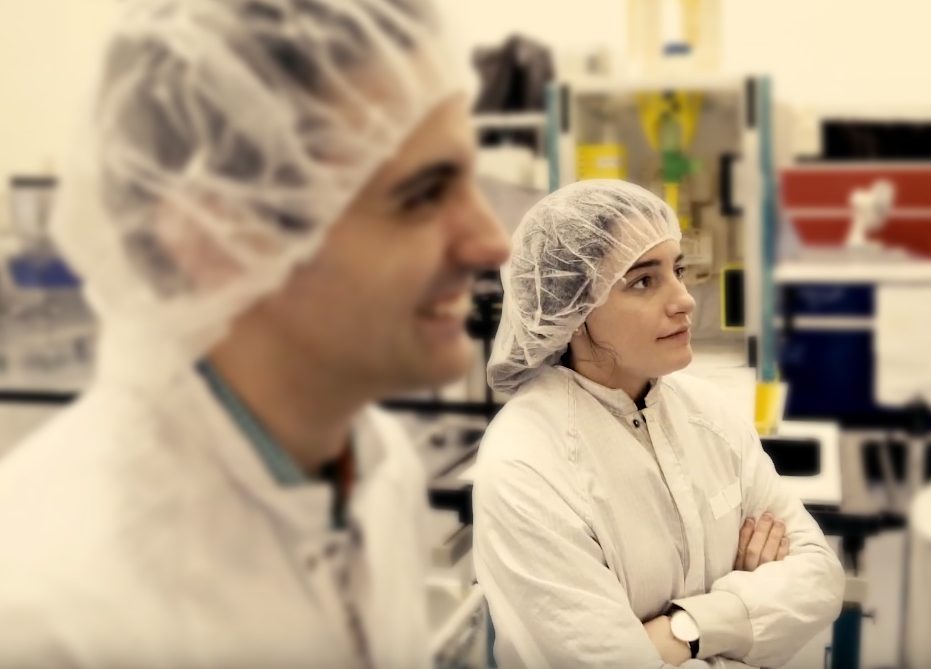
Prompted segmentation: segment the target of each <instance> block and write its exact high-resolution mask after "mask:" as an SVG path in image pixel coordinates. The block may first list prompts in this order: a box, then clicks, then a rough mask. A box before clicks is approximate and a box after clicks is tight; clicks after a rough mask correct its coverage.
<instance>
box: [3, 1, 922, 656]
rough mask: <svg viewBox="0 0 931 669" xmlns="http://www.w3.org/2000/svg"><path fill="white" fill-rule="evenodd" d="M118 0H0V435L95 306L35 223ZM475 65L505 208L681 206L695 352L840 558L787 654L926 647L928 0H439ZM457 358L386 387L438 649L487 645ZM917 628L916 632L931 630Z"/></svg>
mask: <svg viewBox="0 0 931 669" xmlns="http://www.w3.org/2000/svg"><path fill="white" fill-rule="evenodd" d="M121 4H123V3H122V2H120V1H118V0H30V1H29V2H15V1H14V0H2V1H0V87H2V91H3V96H2V101H3V103H2V106H0V458H2V455H3V453H4V452H5V451H6V450H7V449H9V448H12V447H13V445H14V444H15V442H16V441H17V440H18V439H19V438H20V437H21V436H22V435H24V434H25V433H27V432H28V431H29V430H31V429H33V428H34V427H35V426H37V425H39V424H40V423H41V422H42V421H44V420H46V419H47V418H48V417H49V416H50V415H51V414H53V413H54V412H55V411H58V410H60V409H61V408H62V407H63V406H65V405H66V404H68V403H69V402H71V401H72V400H73V398H74V397H75V396H76V395H77V394H79V393H80V391H81V389H82V387H83V385H84V384H85V383H86V382H87V379H88V378H89V374H90V370H91V369H92V365H93V359H94V339H95V325H94V319H93V316H92V313H91V312H90V310H89V309H88V308H87V306H86V304H85V302H84V300H83V299H82V296H81V292H80V279H79V277H76V276H75V275H74V274H73V273H72V272H71V271H70V269H69V268H68V266H67V265H66V263H64V262H63V261H62V259H61V258H60V257H59V255H58V254H57V252H56V250H55V248H54V245H53V244H52V243H51V241H50V239H49V238H48V235H47V224H48V219H49V212H50V211H51V208H52V207H53V205H54V201H55V193H56V189H57V187H58V185H59V183H58V178H59V176H58V175H59V173H60V168H61V166H62V164H63V162H64V157H65V154H66V152H67V147H68V145H69V143H70V139H71V135H72V132H73V130H72V127H73V123H74V122H75V120H76V118H75V117H76V115H75V113H74V111H75V110H76V109H77V108H79V105H80V103H81V101H82V98H83V95H84V94H85V92H86V89H87V87H88V85H89V83H88V82H89V79H90V78H91V76H92V74H93V66H94V63H95V59H96V54H97V53H98V51H99V49H100V47H101V46H102V44H103V40H104V37H105V35H106V30H107V26H108V24H109V22H110V21H112V20H113V18H114V17H115V16H116V14H117V12H118V11H119V10H120V5H121ZM439 5H440V7H441V10H442V11H443V12H444V13H445V14H446V18H447V21H448V23H449V25H450V26H451V27H452V31H451V32H452V33H453V38H454V39H455V41H456V48H457V49H459V50H461V54H460V55H461V57H462V58H463V59H467V60H468V61H469V62H471V63H472V65H473V67H474V71H475V75H476V101H475V108H474V117H475V125H476V133H477V137H478V140H479V142H480V145H481V154H480V159H479V175H480V178H481V182H482V187H483V188H484V189H485V191H486V193H487V195H488V197H489V199H490V200H491V202H492V205H493V207H494V208H495V209H496V211H497V212H498V214H499V216H500V217H501V220H502V222H503V223H504V225H505V226H506V227H507V228H508V229H509V230H511V229H513V228H514V227H515V226H516V224H517V223H518V222H519V220H520V218H521V216H522V215H523V213H524V212H525V211H526V210H527V209H528V208H529V207H530V206H531V205H532V204H533V203H534V202H536V201H537V200H538V199H539V198H540V197H542V196H543V195H544V194H545V193H547V192H548V191H550V190H553V189H555V188H558V187H560V186H562V185H566V184H568V183H572V182H574V181H576V180H579V179H587V178H621V179H627V180H630V181H634V182H636V183H639V184H641V185H644V186H646V187H648V188H650V189H651V190H653V191H654V192H656V193H657V194H659V195H661V196H662V197H663V198H664V199H666V200H667V202H669V203H670V204H671V205H672V206H673V207H674V208H675V209H676V211H677V212H678V214H679V218H680V223H681V225H682V229H683V248H684V251H685V253H686V261H687V263H688V264H689V265H690V269H691V272H690V279H689V281H690V289H691V291H692V293H693V294H694V295H695V297H696V300H697V303H698V308H697V312H696V317H695V320H696V324H695V327H694V335H693V337H694V341H693V345H694V348H695V350H696V357H695V361H694V363H693V365H692V367H691V371H692V372H693V373H696V374H699V375H703V376H706V377H708V378H711V379H713V380H714V381H715V382H717V383H719V384H721V385H722V386H724V387H725V388H726V389H727V390H728V392H729V397H732V398H733V401H734V403H735V405H737V406H739V407H741V408H742V410H744V411H745V412H746V415H747V417H748V418H750V419H752V420H754V421H755V424H756V426H757V429H758V431H759V432H760V435H761V438H762V440H763V444H764V448H766V450H767V451H768V452H769V454H770V455H771V457H772V458H773V460H774V462H775V464H776V466H777V469H778V470H779V471H780V473H781V474H782V475H783V476H784V477H785V479H786V480H787V481H788V482H789V484H790V485H792V486H794V487H795V489H796V490H797V492H798V494H799V495H800V496H801V497H802V499H803V500H804V501H805V502H806V504H807V505H808V507H809V509H810V510H811V512H812V514H813V515H814V516H815V517H816V519H817V520H818V521H819V523H820V524H821V526H822V528H823V529H824V531H825V533H826V534H828V535H830V538H831V541H832V542H833V545H834V546H835V547H836V549H837V551H838V554H839V555H841V556H842V559H843V561H844V564H845V566H846V568H847V570H848V584H847V594H846V597H845V600H846V603H845V607H844V611H843V613H842V615H841V618H840V619H839V620H838V622H837V623H836V624H835V626H834V628H833V629H832V630H828V631H826V632H825V633H824V634H823V635H821V636H819V637H818V638H816V639H815V640H814V641H813V642H811V643H810V644H809V645H807V646H806V647H804V648H801V649H799V653H798V655H797V656H796V657H795V658H794V660H793V661H792V662H791V663H790V665H789V666H792V667H798V668H802V667H821V666H832V667H851V668H853V667H864V668H870V669H873V668H881V667H903V666H912V667H925V666H931V657H929V655H928V654H927V653H928V651H927V650H926V649H925V650H923V649H922V644H921V641H922V639H920V636H921V632H923V631H926V630H929V629H931V577H929V575H928V572H929V571H931V529H929V527H931V518H929V515H931V511H929V508H931V502H929V501H928V496H929V493H928V492H923V490H924V489H926V488H927V486H928V480H929V478H931V458H929V457H928V450H929V446H931V412H929V406H931V337H929V336H928V330H929V328H931V75H929V74H928V73H927V71H926V63H928V62H931V40H928V39H927V30H928V26H929V25H931V4H928V3H927V2H925V1H924V0H885V1H884V2H877V1H875V0H846V1H845V0H818V2H812V1H811V0H804V1H803V0H781V1H780V2H764V1H763V0H575V1H574V2H572V3H564V2H559V3H555V2H553V3H543V2H539V1H531V0H507V2H502V1H501V0H498V1H492V0H470V1H469V2H456V1H454V0H439ZM500 301H501V286H500V281H499V279H498V277H497V274H490V275H488V276H485V277H483V278H482V280H481V281H479V282H478V284H477V286H476V292H475V296H474V309H473V314H472V317H471V318H470V322H469V327H470V333H471V334H472V335H473V337H474V339H475V344H476V362H475V365H474V369H473V371H472V373H471V374H470V375H469V377H468V378H466V379H464V380H462V381H461V382H458V383H456V384H453V385H452V386H449V387H445V388H436V389H432V390H429V391H425V392H423V393H419V394H417V395H414V396H408V397H399V398H395V399H392V400H391V401H389V402H386V406H387V407H388V408H390V409H392V410H394V411H396V412H397V413H398V415H399V416H401V417H402V418H403V419H404V421H405V424H406V425H408V427H409V429H410V430H411V433H412V435H413V436H414V438H415V439H416V440H417V443H418V444H419V446H420V449H421V453H422V455H423V458H424V462H425V464H426V466H427V468H428V471H429V472H430V474H431V477H432V480H431V491H430V495H431V504H432V506H433V508H434V513H433V517H432V519H431V523H432V525H431V533H432V537H433V539H434V550H433V574H432V576H431V593H432V594H431V597H432V601H431V605H432V607H433V608H432V611H433V614H434V615H433V618H434V628H435V629H434V631H435V637H434V641H433V644H434V652H435V654H436V656H437V658H438V663H439V664H441V665H442V666H469V667H483V666H488V665H489V664H490V663H491V662H493V661H492V660H491V659H490V657H489V654H488V652H487V648H488V644H489V643H490V641H489V639H490V636H491V635H492V634H493V631H492V630H490V629H489V627H488V625H487V623H486V622H485V616H484V615H483V609H482V606H481V597H480V595H479V594H477V592H476V591H475V590H474V589H473V582H474V579H473V576H474V575H473V573H472V568H471V562H470V559H469V553H470V550H471V484H470V474H469V470H470V467H471V466H472V463H473V461H474V457H475V451H476V449H477V444H478V442H479V440H480V438H481V435H482V433H483V430H484V427H485V426H486V425H487V423H488V421H489V420H490V419H491V418H492V417H493V416H494V414H495V413H496V412H497V410H498V409H499V408H500V405H501V402H503V401H504V398H503V397H499V396H497V395H496V394H494V393H492V392H491V391H490V390H489V389H488V388H487V386H486V384H485V381H484V362H485V360H486V358H487V355H488V352H489V349H490V343H491V341H492V340H493V338H494V333H495V330H496V328H497V317H498V314H499V313H500ZM923 653H924V654H923Z"/></svg>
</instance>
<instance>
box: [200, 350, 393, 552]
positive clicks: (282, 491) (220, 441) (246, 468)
mask: <svg viewBox="0 0 931 669" xmlns="http://www.w3.org/2000/svg"><path fill="white" fill-rule="evenodd" d="M183 379H184V385H185V386H186V387H187V388H188V389H189V390H190V392H191V393H192V395H193V396H194V398H196V399H195V400H194V401H195V402H196V404H197V406H199V407H201V408H202V411H201V412H200V413H201V420H200V421H198V422H199V423H200V424H201V429H203V430H204V431H205V437H206V438H207V439H209V443H210V444H211V446H212V450H213V452H214V455H215V456H216V458H217V459H218V461H219V463H220V464H221V466H222V467H223V468H224V470H225V471H226V473H227V475H228V476H230V477H231V478H232V479H233V480H234V481H236V483H237V484H238V485H240V486H241V487H242V488H243V489H244V490H245V491H246V492H247V493H248V494H250V495H251V496H252V497H253V499H255V501H256V502H257V503H259V504H260V505H261V506H263V507H265V508H266V510H268V511H269V512H270V513H271V515H272V516H273V517H274V518H275V519H276V520H278V521H279V522H280V523H281V525H282V527H283V530H284V531H285V533H286V534H287V535H290V536H292V537H296V538H299V539H300V541H301V543H302V544H305V545H306V544H314V543H318V542H325V541H328V540H329V539H330V538H332V536H333V531H334V530H333V528H332V522H331V521H332V516H331V510H332V506H333V488H332V485H331V484H330V483H328V482H322V481H316V480H311V479H308V481H307V482H306V483H304V484H302V485H296V486H282V485H281V484H280V482H279V481H277V480H276V479H275V477H274V475H273V473H272V472H271V471H270V470H269V469H268V467H267V466H266V463H265V462H264V461H263V460H262V458H261V456H260V455H259V454H258V453H257V452H256V450H255V448H254V446H253V445H252V444H251V443H250V442H249V441H248V439H247V438H246V437H245V435H244V434H243V433H242V431H241V429H240V428H239V426H238V425H237V424H236V423H235V421H234V420H233V418H232V417H231V416H230V414H229V412H227V411H226V410H225V409H224V407H223V406H222V405H221V404H220V402H219V401H218V400H217V399H216V397H215V396H214V395H213V392H212V391H211V389H210V388H209V386H208V384H207V381H206V379H204V377H203V376H202V375H201V374H199V373H198V372H197V371H196V370H195V369H194V368H193V367H192V368H191V369H190V370H189V372H188V373H186V374H183ZM372 411H373V409H372V408H371V407H367V408H365V409H363V410H362V411H360V412H359V414H358V415H357V416H356V417H355V419H354V420H353V425H352V433H353V441H354V455H355V458H356V462H355V464H356V482H355V484H354V486H353V490H352V493H351V495H350V498H349V507H348V513H349V517H350V522H352V519H353V517H354V516H356V515H357V513H358V500H359V499H360V498H362V497H364V496H365V493H366V490H367V488H368V487H369V486H370V485H372V483H373V482H374V481H375V480H376V479H377V478H378V477H379V475H380V474H381V470H382V468H383V467H384V466H385V465H386V464H387V460H388V458H389V456H390V450H391V449H388V448H386V445H385V444H384V443H383V440H382V439H381V438H380V434H379V433H378V430H377V429H376V428H375V426H374V425H372V422H373V418H372V416H371V412H372Z"/></svg>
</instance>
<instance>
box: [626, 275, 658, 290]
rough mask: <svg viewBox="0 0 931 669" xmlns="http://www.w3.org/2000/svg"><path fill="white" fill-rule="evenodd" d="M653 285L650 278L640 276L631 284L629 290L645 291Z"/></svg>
mask: <svg viewBox="0 0 931 669" xmlns="http://www.w3.org/2000/svg"><path fill="white" fill-rule="evenodd" d="M652 285H653V277H652V276H642V277H640V278H639V279H637V280H636V281H634V282H633V283H632V284H631V286H630V287H631V288H634V289H636V290H646V289H647V288H649V287H650V286H652Z"/></svg>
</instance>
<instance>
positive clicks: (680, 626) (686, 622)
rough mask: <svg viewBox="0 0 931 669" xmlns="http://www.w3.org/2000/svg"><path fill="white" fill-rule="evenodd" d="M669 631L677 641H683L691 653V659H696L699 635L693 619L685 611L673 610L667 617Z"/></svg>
mask: <svg viewBox="0 0 931 669" xmlns="http://www.w3.org/2000/svg"><path fill="white" fill-rule="evenodd" d="M669 629H670V630H671V631H672V635H673V636H674V637H676V638H677V639H678V640H679V641H684V642H685V643H687V644H688V645H689V650H690V651H692V658H696V657H698V640H699V638H700V637H701V633H700V632H699V631H698V625H696V624H695V619H694V618H693V617H692V616H690V615H689V612H688V611H686V610H685V609H679V608H677V609H674V610H673V611H672V612H671V613H670V615H669Z"/></svg>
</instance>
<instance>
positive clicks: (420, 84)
mask: <svg viewBox="0 0 931 669" xmlns="http://www.w3.org/2000/svg"><path fill="white" fill-rule="evenodd" d="M128 6H129V10H128V11H127V13H126V14H125V16H124V17H123V18H122V20H121V21H120V22H119V23H118V24H117V26H116V29H115V32H114V34H113V35H112V37H111V39H110V42H109V43H108V46H107V49H106V52H105V55H104V58H103V62H102V68H101V73H100V79H99V85H98V87H97V89H96V90H95V93H94V97H93V110H92V113H91V115H90V116H91V118H89V119H87V126H86V128H85V129H84V130H85V131H84V132H83V133H82V135H83V141H80V140H79V141H80V145H79V147H78V149H77V150H76V151H75V152H74V156H73V159H72V162H73V164H72V165H71V166H70V168H69V171H68V173H67V174H66V175H65V179H63V182H64V189H63V193H62V199H61V201H60V202H59V206H58V208H57V210H56V215H55V220H54V223H53V230H54V234H55V236H56V238H57V241H58V243H59V245H60V247H61V248H62V250H63V252H64V253H65V255H66V257H67V258H68V259H69V261H70V262H71V263H72V264H73V265H74V266H75V268H76V270H77V271H78V273H79V274H80V275H81V276H82V277H83V279H84V280H85V284H86V286H87V292H88V295H89V297H90V299H91V301H92V303H93V305H94V307H95V309H96V310H97V312H98V315H99V316H100V317H101V318H102V320H103V321H104V331H105V333H106V331H107V329H108V327H110V329H117V330H120V329H123V330H128V331H129V332H132V333H134V334H142V333H144V336H145V337H146V338H148V339H159V340H163V341H164V340H167V341H171V342H174V343H175V344H176V345H177V346H180V348H181V349H183V350H184V356H187V357H190V358H193V357H198V356H200V355H202V354H203V353H204V352H205V350H207V348H209V346H210V345H212V343H214V342H215V341H216V340H217V339H218V338H219V337H220V336H221V335H222V334H223V332H224V331H225V329H226V328H227V327H228V325H229V323H230V322H231V320H232V319H233V318H234V317H235V316H236V315H237V314H238V313H240V312H241V311H243V310H244V309H245V308H247V307H248V306H249V305H250V304H252V303H254V302H255V301H256V300H257V299H259V298H260V297H262V296H263V295H265V294H268V293H269V292H272V291H274V290H275V289H276V288H278V287H279V286H281V285H282V284H283V282H284V280H285V279H286V278H287V276H288V274H289V272H290V270H291V269H292V268H293V267H294V265H295V264H296V263H299V262H301V261H305V260H308V259H310V258H312V257H313V255H314V254H315V252H316V250H317V248H318V247H319V245H320V243H321V241H322V239H323V237H324V234H325V231H326V230H327V228H328V227H329V226H330V225H331V224H332V223H333V222H334V220H335V219H337V218H338V217H339V216H340V214H341V213H342V212H343V211H344V210H345V208H346V207H347V205H348V204H349V203H350V202H351V201H352V199H353V197H354V196H355V195H356V194H357V192H358V191H359V190H360V189H361V188H362V186H363V185H364V184H365V183H366V182H367V181H368V180H369V179H370V178H371V177H372V176H373V174H374V173H375V171H376V170H377V168H378V167H379V166H380V165H381V164H382V163H383V162H384V161H385V160H386V159H388V158H389V157H391V156H392V154H394V153H395V152H396V151H397V149H398V148H399V146H400V145H401V143H402V142H403V141H404V140H405V139H406V137H407V136H408V135H409V134H410V133H411V132H412V131H413V130H414V129H415V128H416V126H417V125H418V124H419V123H420V122H421V121H423V120H424V118H425V117H426V116H427V114H428V113H429V112H430V111H431V110H432V109H434V108H435V107H436V106H437V105H438V104H439V103H440V102H442V101H443V100H444V99H446V98H448V97H450V96H452V95H454V94H456V93H460V92H463V93H464V92H467V89H468V84H469V83H470V82H469V81H468V79H467V78H466V74H465V69H464V68H463V69H461V70H460V69H458V68H456V67H453V65H452V60H451V58H449V57H448V56H447V53H446V51H445V43H444V41H443V39H444V38H443V37H442V35H441V32H440V29H439V26H438V21H437V18H436V16H435V13H434V10H433V6H432V3H431V1H430V0H134V2H133V3H129V4H128ZM322 317H324V315H323V314H321V318H322ZM114 324H115V328H114V327H113V326H114Z"/></svg>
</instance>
